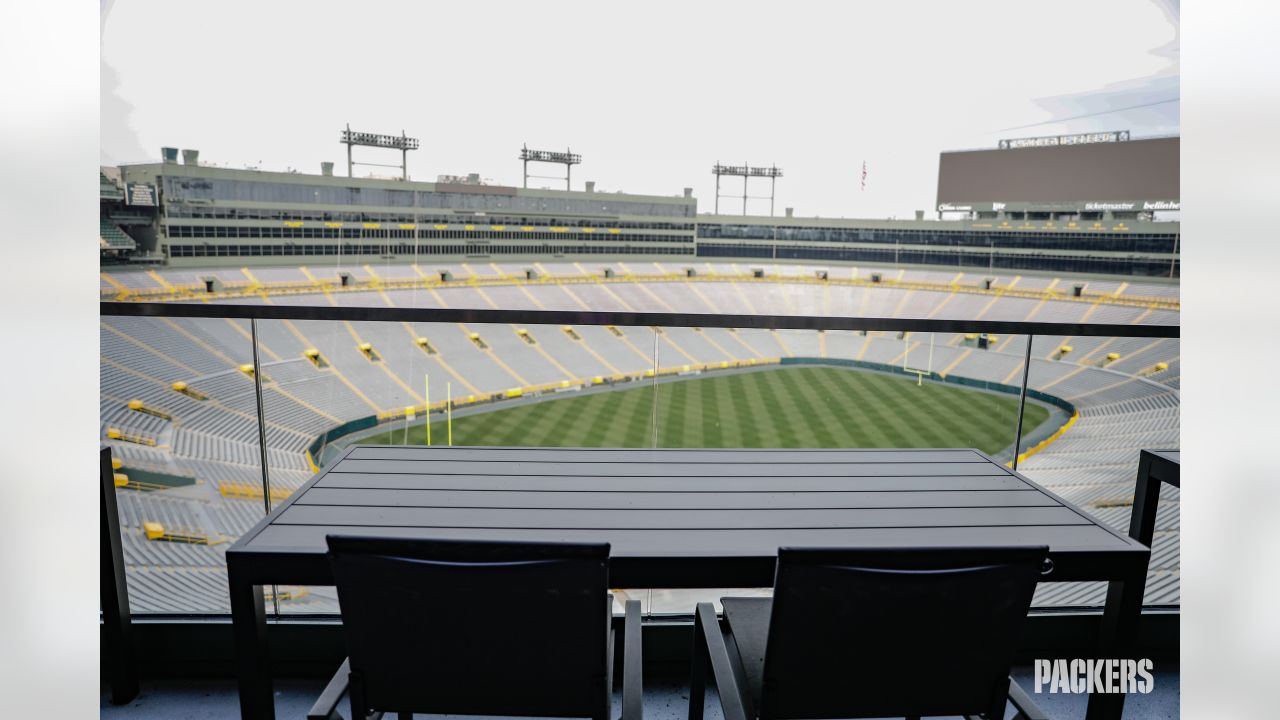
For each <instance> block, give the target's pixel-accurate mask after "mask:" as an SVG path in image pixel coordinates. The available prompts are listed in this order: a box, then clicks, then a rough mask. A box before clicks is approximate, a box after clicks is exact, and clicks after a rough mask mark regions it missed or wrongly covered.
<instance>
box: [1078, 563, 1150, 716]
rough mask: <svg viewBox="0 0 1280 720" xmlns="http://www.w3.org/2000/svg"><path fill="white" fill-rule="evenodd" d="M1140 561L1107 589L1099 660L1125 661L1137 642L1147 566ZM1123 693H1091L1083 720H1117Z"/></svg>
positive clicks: (1122, 703) (1120, 711)
mask: <svg viewBox="0 0 1280 720" xmlns="http://www.w3.org/2000/svg"><path fill="white" fill-rule="evenodd" d="M1149 560H1150V557H1149V556H1148V557H1147V558H1144V560H1143V561H1142V563H1141V567H1140V568H1136V567H1135V568H1134V570H1133V571H1132V572H1131V573H1130V574H1129V576H1128V577H1127V578H1125V579H1124V580H1114V581H1112V582H1111V583H1110V584H1109V585H1108V586H1107V605H1106V608H1105V609H1104V610H1103V613H1102V627H1101V629H1100V631H1099V635H1098V638H1099V642H1098V647H1099V650H1100V652H1099V654H1098V658H1099V659H1107V658H1116V659H1129V658H1132V657H1133V649H1134V647H1135V645H1136V643H1137V639H1138V623H1139V621H1141V619H1142V595H1143V592H1144V590H1145V589H1146V584H1147V565H1148V564H1149ZM1124 698H1125V696H1124V693H1110V694H1103V693H1095V694H1093V695H1090V696H1089V709H1088V711H1087V712H1086V714H1085V718H1086V720H1120V717H1121V716H1122V715H1123V714H1124Z"/></svg>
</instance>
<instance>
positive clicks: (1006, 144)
mask: <svg viewBox="0 0 1280 720" xmlns="http://www.w3.org/2000/svg"><path fill="white" fill-rule="evenodd" d="M1128 139H1129V131H1128V130H1113V131H1111V132H1096V133H1079V134H1077V135H1045V136H1042V137H1030V138H1011V139H1007V140H1001V141H1000V144H999V145H998V147H999V148H1000V149H1001V150H1014V149H1017V148H1028V147H1057V146H1059V145H1091V144H1093V143H1113V142H1125V141H1127V140H1128Z"/></svg>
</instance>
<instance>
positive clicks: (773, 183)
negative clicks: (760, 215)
mask: <svg viewBox="0 0 1280 720" xmlns="http://www.w3.org/2000/svg"><path fill="white" fill-rule="evenodd" d="M711 174H712V175H715V176H716V214H717V215H719V214H720V178H721V177H723V176H725V175H728V176H730V177H740V178H742V214H743V215H746V214H747V198H748V197H750V196H749V195H747V183H748V182H749V181H750V179H751V178H753V177H759V178H769V217H773V199H774V190H775V188H776V187H777V182H778V178H780V177H782V170H781V168H779V167H778V166H776V165H770V166H769V167H761V166H755V165H750V164H745V163H744V164H742V165H721V164H720V163H718V162H717V163H716V164H715V165H712V166H711ZM726 197H727V196H726ZM759 199H760V200H763V199H764V196H760V197H759Z"/></svg>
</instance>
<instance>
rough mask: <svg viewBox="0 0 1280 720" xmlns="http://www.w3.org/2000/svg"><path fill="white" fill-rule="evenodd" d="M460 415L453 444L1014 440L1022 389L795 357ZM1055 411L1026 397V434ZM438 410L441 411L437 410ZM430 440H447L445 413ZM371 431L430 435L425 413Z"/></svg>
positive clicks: (412, 439) (986, 443)
mask: <svg viewBox="0 0 1280 720" xmlns="http://www.w3.org/2000/svg"><path fill="white" fill-rule="evenodd" d="M654 397H655V396H654V388H653V386H652V385H643V386H640V387H633V388H628V389H625V390H612V391H605V392H588V393H582V394H578V393H566V394H565V396H564V397H560V398H556V399H548V400H542V401H539V402H534V403H526V404H521V405H518V406H515V407H508V408H504V409H499V410H493V411H489V412H481V413H476V414H471V415H467V416H465V417H455V418H454V420H453V444H454V445H513V446H521V445H523V446H560V447H651V446H653V445H654V443H653V436H654V427H655V425H656V428H657V440H658V441H657V446H659V447H706V448H759V447H836V448H855V447H975V448H978V449H980V450H983V451H985V452H987V453H992V454H994V453H998V452H1000V451H1001V450H1003V449H1005V448H1007V447H1009V446H1010V445H1011V444H1012V443H1013V433H1014V425H1015V423H1016V422H1017V412H1018V398H1017V397H1016V396H1013V395H1003V394H995V393H990V392H984V391H980V390H972V389H968V388H963V387H958V386H955V385H944V384H941V383H933V382H926V383H924V385H922V386H917V383H916V380H914V379H908V378H902V377H897V376H892V375H887V374H883V373H876V372H867V371H859V370H850V369H843V368H831V367H790V368H780V369H774V370H766V371H758V372H744V373H733V374H716V375H712V376H710V377H699V378H696V379H689V380H678V381H674V382H663V383H659V384H658V386H657V408H656V410H655V408H654ZM1048 416H1049V412H1048V410H1046V409H1045V408H1044V407H1043V406H1041V405H1038V404H1035V403H1032V402H1030V401H1028V403H1027V408H1026V417H1025V419H1024V424H1023V428H1024V430H1023V432H1024V434H1028V433H1030V432H1031V430H1033V429H1034V428H1036V427H1037V426H1038V425H1040V423H1042V422H1044V421H1045V420H1046V419H1047V418H1048ZM435 417H439V416H438V415H437V416H435ZM431 436H432V437H431V441H432V444H439V445H443V444H445V443H446V442H447V428H446V426H445V422H444V420H443V419H440V420H434V421H433V422H432V426H431ZM360 442H362V443H385V444H395V445H399V444H403V443H406V442H407V443H408V444H425V443H426V428H425V426H424V425H422V424H421V423H419V424H418V425H417V426H415V427H411V428H409V431H408V437H407V438H406V436H405V430H403V429H395V430H392V431H389V432H384V433H382V434H380V435H377V436H373V437H369V438H363V439H361V440H360Z"/></svg>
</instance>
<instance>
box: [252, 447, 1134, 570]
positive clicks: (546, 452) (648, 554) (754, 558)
mask: <svg viewBox="0 0 1280 720" xmlns="http://www.w3.org/2000/svg"><path fill="white" fill-rule="evenodd" d="M331 533H333V534H362V535H379V536H395V537H433V538H466V539H485V540H531V541H555V540H561V541H596V542H598V541H605V542H609V543H610V544H611V545H612V557H613V560H612V563H611V579H612V583H613V584H614V585H615V586H616V587H627V586H630V587H646V586H647V587H716V586H735V587H746V586H761V585H765V586H767V585H769V584H771V581H772V567H773V558H775V557H776V555H777V550H778V548H779V547H780V546H810V547H812V546H824V547H873V546H874V547H887V546H916V547H933V546H938V547H942V546H957V545H966V546H972V545H1018V544H1033V545H1048V546H1050V552H1051V557H1052V558H1053V559H1054V561H1055V566H1056V569H1055V571H1054V572H1053V573H1052V575H1053V576H1052V577H1046V578H1045V579H1046V580H1075V579H1108V578H1109V577H1112V576H1113V575H1114V574H1115V573H1114V572H1113V570H1116V569H1118V568H1119V565H1114V567H1113V563H1111V562H1110V560H1117V561H1122V558H1121V557H1120V556H1122V555H1123V556H1131V555H1134V554H1135V553H1142V552H1145V548H1141V547H1137V546H1135V544H1134V543H1132V542H1131V541H1130V540H1128V538H1126V537H1124V536H1122V535H1120V534H1118V533H1116V532H1114V531H1112V530H1110V529H1109V528H1107V527H1106V526H1104V525H1102V524H1100V523H1099V522H1097V521H1096V520H1094V519H1093V518H1091V517H1090V516H1089V515H1087V514H1086V513H1084V512H1082V511H1080V510H1079V509H1077V508H1075V507H1074V506H1072V505H1071V504H1069V503H1067V502H1066V501H1064V500H1062V499H1061V498H1058V497H1057V496H1055V495H1053V494H1052V493H1050V492H1048V491H1047V490H1045V489H1044V488H1041V487H1040V486H1038V485H1036V484H1035V483H1033V482H1031V481H1029V480H1027V479H1026V478H1023V477H1022V476H1020V475H1018V474H1017V473H1014V472H1012V471H1010V470H1008V469H1007V468H1005V467H1004V466H1002V465H1000V464H998V463H996V462H993V461H992V460H991V459H990V458H988V457H987V456H985V455H984V454H982V453H981V452H978V451H976V450H965V449H960V450H676V449H671V450H667V449H657V450H648V449H640V450H612V449H564V448H456V447H455V448H442V447H432V448H427V447H419V446H407V447H406V446H355V447H352V448H350V449H348V450H347V452H346V453H345V454H344V455H343V456H342V457H341V458H340V459H338V460H337V461H336V462H333V463H331V464H330V466H329V467H328V468H327V469H326V470H325V471H324V472H322V473H321V474H319V475H317V476H316V477H315V478H313V479H312V480H311V481H309V482H308V483H307V484H306V485H304V487H303V488H302V489H301V490H300V491H299V492H297V493H295V494H294V495H293V497H292V498H290V499H289V500H288V501H286V502H285V503H284V504H283V505H281V506H280V507H279V508H277V509H276V511H275V512H273V513H272V514H271V515H270V516H269V517H268V518H266V519H265V520H264V521H263V522H262V523H260V524H259V525H258V526H257V527H255V528H254V529H253V530H251V531H250V532H249V533H246V534H245V536H244V537H242V538H241V539H240V541H239V542H237V543H236V544H235V546H234V547H232V548H231V550H230V551H229V553H228V561H229V562H230V563H233V564H235V565H238V566H240V567H241V568H262V569H263V572H262V573H261V577H262V580H261V581H262V582H280V583H284V582H311V583H316V584H324V580H325V577H326V576H327V563H326V562H324V557H323V554H324V552H325V549H326V548H325V536H326V535H328V534H331ZM1108 568H1110V569H1108ZM252 574H253V575H255V576H257V575H259V573H256V572H255V573H252ZM268 576H270V577H269V579H268Z"/></svg>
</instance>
